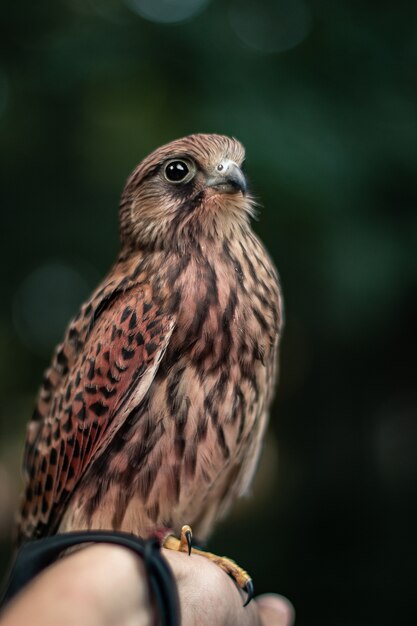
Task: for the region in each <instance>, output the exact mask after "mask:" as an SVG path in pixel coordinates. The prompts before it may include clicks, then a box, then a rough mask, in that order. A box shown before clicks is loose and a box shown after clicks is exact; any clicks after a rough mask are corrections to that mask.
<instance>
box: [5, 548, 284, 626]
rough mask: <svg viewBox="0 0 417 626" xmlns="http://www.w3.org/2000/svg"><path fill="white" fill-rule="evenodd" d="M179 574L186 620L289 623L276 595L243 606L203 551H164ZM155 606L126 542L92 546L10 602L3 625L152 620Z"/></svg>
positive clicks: (127, 625) (113, 624)
mask: <svg viewBox="0 0 417 626" xmlns="http://www.w3.org/2000/svg"><path fill="white" fill-rule="evenodd" d="M163 554H164V556H165V558H166V559H167V561H168V562H169V564H170V565H171V568H172V570H173V572H174V575H175V578H176V580H177V586H178V593H179V597H180V604H181V614H182V622H181V623H182V625H183V626H194V625H195V626H197V624H198V625H199V626H211V625H212V624H216V626H232V625H234V624H239V625H241V626H291V624H293V616H294V612H293V609H292V606H291V605H290V603H289V602H288V601H287V600H286V599H285V598H282V597H280V596H276V595H273V594H270V595H266V596H260V597H259V598H258V599H256V601H254V602H251V603H250V604H249V606H247V607H245V608H243V606H242V605H243V601H244V593H243V592H241V591H240V590H239V589H238V588H237V586H236V584H235V583H234V582H233V581H232V580H231V578H229V577H228V576H227V575H226V574H225V573H224V572H223V571H222V570H221V569H220V568H219V567H217V566H216V565H214V564H213V563H211V562H210V561H208V560H207V559H205V558H203V557H200V556H198V555H193V556H192V557H188V555H187V554H184V553H180V552H173V551H171V550H163ZM154 620H155V607H154V605H153V602H152V599H151V597H150V594H149V588H148V584H147V581H146V572H145V569H144V565H143V563H142V561H140V559H138V557H137V556H136V555H135V554H133V553H132V552H130V551H129V550H127V549H125V548H121V547H119V546H112V545H108V544H100V545H94V546H89V547H88V548H84V549H82V550H79V551H77V552H76V553H73V554H70V555H69V556H67V557H65V558H64V559H61V560H60V561H57V562H56V563H54V564H53V565H52V566H50V567H49V568H47V569H46V570H45V571H44V572H42V574H40V575H39V576H38V577H37V578H36V579H35V580H34V581H33V582H31V583H30V584H29V585H28V586H27V588H25V589H24V590H23V591H22V592H21V593H20V594H19V595H18V596H17V597H16V598H15V599H14V600H13V601H12V602H11V603H10V604H9V605H8V607H7V609H6V611H5V612H4V614H3V616H2V618H1V619H0V626H23V625H26V624H31V626H57V625H59V626H84V625H85V626H150V625H152V624H154V623H155V621H154Z"/></svg>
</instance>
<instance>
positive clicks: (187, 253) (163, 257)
mask: <svg viewBox="0 0 417 626" xmlns="http://www.w3.org/2000/svg"><path fill="white" fill-rule="evenodd" d="M243 160H244V148H243V146H242V145H241V144H240V143H239V142H238V141H236V140H235V139H231V138H229V137H225V136H222V135H215V134H212V135H209V134H196V135H190V136H188V137H185V138H183V139H178V140H176V141H173V142H171V143H169V144H167V145H164V146H162V147H161V148H159V149H157V150H156V151H154V152H153V153H152V154H150V155H149V156H148V157H147V158H145V159H144V160H143V161H142V162H141V163H140V164H139V165H138V166H137V168H136V169H135V170H134V171H133V173H132V174H131V176H130V177H129V179H128V180H127V183H126V186H125V189H124V191H123V194H122V198H121V203H120V238H121V249H120V254H119V256H118V258H117V261H116V262H115V264H114V266H113V267H112V268H111V270H110V272H109V273H108V275H107V276H106V277H105V278H104V279H103V281H102V282H101V283H100V285H99V286H98V287H97V289H96V290H95V291H94V292H93V294H92V296H91V297H90V299H89V300H88V301H87V302H86V303H85V304H84V305H83V306H82V307H81V310H80V312H79V313H78V315H77V316H76V317H75V319H74V320H73V321H72V322H71V323H70V324H69V326H68V329H67V331H66V334H65V337H64V340H63V342H62V343H61V344H60V345H58V346H57V348H56V350H55V353H54V356H53V360H52V363H51V366H50V367H49V369H48V370H47V371H46V373H45V376H44V379H43V384H42V387H41V389H40V392H39V396H38V400H37V405H36V409H35V411H34V414H33V417H32V419H31V421H30V422H29V424H28V427H27V438H26V449H25V455H24V476H25V491H24V495H23V499H22V505H21V510H20V515H19V522H18V532H17V534H18V541H19V542H20V543H21V542H23V541H27V540H30V539H34V538H38V537H42V536H47V535H51V534H54V533H56V532H58V531H59V532H66V531H73V530H86V529H105V530H112V529H113V530H122V531H126V532H130V533H134V534H136V535H139V536H141V537H149V536H152V535H157V536H158V537H160V538H161V539H162V541H163V542H165V545H167V546H168V547H176V548H177V549H181V550H186V549H187V545H186V544H187V542H188V543H189V542H190V537H191V532H190V528H189V527H187V526H184V525H185V524H189V525H190V526H191V527H192V528H193V531H194V533H195V535H196V536H197V537H198V538H199V540H200V541H204V540H205V539H206V538H207V537H208V535H209V533H210V532H211V531H212V529H213V526H214V524H215V522H216V521H217V520H218V519H219V518H220V517H221V516H223V515H224V514H225V512H226V511H227V510H228V509H229V507H230V505H231V503H232V502H233V501H234V500H235V498H236V497H237V496H239V495H242V494H244V493H245V492H246V491H247V490H248V487H249V485H250V482H251V479H252V476H253V474H254V470H255V468H256V464H257V460H258V456H259V452H260V447H261V444H262V440H263V437H264V433H265V428H266V425H267V419H268V411H269V407H270V404H271V399H272V396H273V390H274V383H275V378H276V363H277V353H278V344H279V338H280V334H281V327H282V298H281V293H280V287H279V281H278V277H277V273H276V270H275V268H274V266H273V263H272V262H271V260H270V258H269V256H268V254H267V252H266V251H265V248H264V247H263V245H262V244H261V243H260V241H259V239H258V238H257V237H256V236H255V234H254V233H253V231H252V229H251V226H250V218H251V216H252V215H253V212H254V200H253V198H252V197H251V195H250V194H249V193H248V190H247V182H246V178H245V175H244V174H243V172H242V169H241V166H242V163H243ZM180 534H181V540H180V541H179V540H174V537H173V536H171V535H177V536H179V535H180ZM184 537H186V539H187V541H185V540H184ZM213 558H214V557H213ZM217 558H218V561H216V562H218V563H219V565H220V566H223V568H224V569H225V570H226V571H228V572H229V573H232V575H234V576H235V578H236V579H237V582H238V583H239V584H240V585H241V586H242V587H244V586H245V585H246V584H247V582H248V580H249V577H248V576H247V575H246V577H245V572H244V571H243V570H239V572H237V573H236V571H233V566H234V564H233V562H232V561H228V560H227V559H224V560H223V561H222V559H221V558H220V557H217ZM242 572H243V574H242Z"/></svg>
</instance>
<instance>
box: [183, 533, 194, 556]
mask: <svg viewBox="0 0 417 626" xmlns="http://www.w3.org/2000/svg"><path fill="white" fill-rule="evenodd" d="M185 538H186V539H187V544H188V556H190V554H191V547H192V538H193V536H192V533H191V530H186V531H185Z"/></svg>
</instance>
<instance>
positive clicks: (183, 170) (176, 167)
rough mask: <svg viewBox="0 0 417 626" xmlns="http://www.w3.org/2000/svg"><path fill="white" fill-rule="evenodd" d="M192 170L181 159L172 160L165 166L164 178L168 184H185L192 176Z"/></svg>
mask: <svg viewBox="0 0 417 626" xmlns="http://www.w3.org/2000/svg"><path fill="white" fill-rule="evenodd" d="M194 173H195V172H194V168H193V166H192V164H191V163H189V162H188V161H183V160H182V159H172V160H171V161H168V163H167V164H166V165H165V169H164V174H165V178H166V179H167V180H168V181H169V182H170V183H185V182H187V183H188V181H190V180H191V179H192V177H193V176H194Z"/></svg>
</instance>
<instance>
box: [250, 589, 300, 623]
mask: <svg viewBox="0 0 417 626" xmlns="http://www.w3.org/2000/svg"><path fill="white" fill-rule="evenodd" d="M256 604H257V605H258V611H259V615H260V618H261V623H262V626H292V624H294V618H295V611H294V607H293V605H292V604H291V602H290V601H289V600H287V598H284V597H283V596H279V595H276V594H272V593H269V594H267V595H263V596H258V597H257V598H256Z"/></svg>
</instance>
